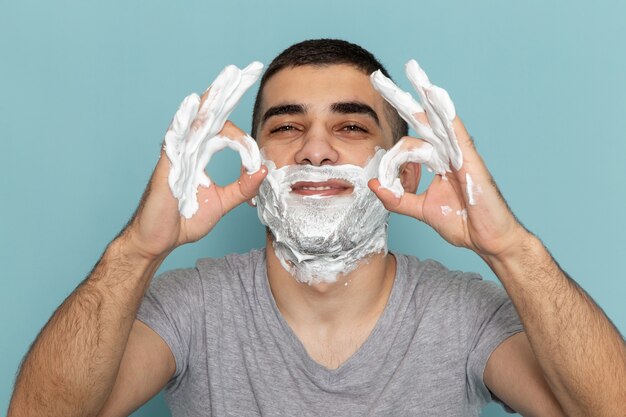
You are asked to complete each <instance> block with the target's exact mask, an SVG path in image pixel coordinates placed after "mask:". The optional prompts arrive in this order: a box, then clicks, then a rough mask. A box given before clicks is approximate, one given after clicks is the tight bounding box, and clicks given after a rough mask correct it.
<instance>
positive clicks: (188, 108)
mask: <svg viewBox="0 0 626 417" xmlns="http://www.w3.org/2000/svg"><path fill="white" fill-rule="evenodd" d="M262 69H263V64H261V63H260V62H253V63H251V64H250V65H248V66H247V67H246V68H244V69H243V70H241V69H239V68H237V67H235V66H234V65H229V66H227V67H226V68H224V70H223V71H222V72H221V73H220V74H219V75H218V77H217V78H216V79H215V81H214V82H213V84H211V86H210V87H209V89H208V90H207V93H206V95H207V97H206V99H205V100H204V102H202V103H201V100H200V97H199V96H198V95H197V94H195V93H194V94H191V95H189V96H187V97H186V98H185V99H184V100H183V102H182V103H181V105H180V108H179V109H178V111H177V112H176V115H175V116H174V119H173V120H172V123H171V125H170V127H169V129H168V131H167V133H166V134H165V152H166V154H167V157H168V158H169V160H170V163H171V167H170V173H169V176H168V182H169V186H170V189H171V190H172V194H173V195H174V197H176V198H177V199H178V209H179V211H180V213H181V214H182V215H183V216H184V217H185V218H191V217H192V216H193V215H194V214H195V213H196V211H197V210H198V207H199V204H198V200H197V197H196V194H197V191H198V186H200V185H203V186H205V187H209V186H210V185H211V180H210V178H209V177H208V176H207V175H206V173H205V171H204V170H205V168H206V166H207V165H208V163H209V161H210V159H211V156H212V155H213V154H214V153H215V152H217V151H219V150H221V149H224V148H225V147H229V148H231V149H233V150H235V151H237V152H238V153H239V155H240V157H241V162H242V165H243V166H244V167H245V168H246V170H247V171H248V173H249V174H253V173H255V172H257V171H258V170H259V169H260V168H261V154H260V152H259V148H258V146H257V144H256V142H255V141H254V139H252V138H251V137H250V136H249V135H244V136H238V137H233V138H230V137H226V136H218V133H219V132H220V131H221V130H222V128H223V127H224V124H225V123H226V120H227V119H228V117H229V116H230V114H231V113H232V111H233V110H234V108H235V106H236V105H237V103H238V102H239V100H240V99H241V97H242V96H243V94H244V93H245V92H246V91H247V90H248V89H249V88H250V87H251V86H252V84H254V83H255V82H256V80H257V79H258V78H259V76H260V75H261V71H262Z"/></svg>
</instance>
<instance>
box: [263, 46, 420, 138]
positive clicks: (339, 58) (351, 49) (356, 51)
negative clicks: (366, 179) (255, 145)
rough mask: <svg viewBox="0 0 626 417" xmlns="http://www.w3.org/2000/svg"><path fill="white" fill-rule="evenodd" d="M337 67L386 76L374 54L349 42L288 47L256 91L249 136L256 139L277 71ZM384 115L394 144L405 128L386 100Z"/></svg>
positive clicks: (405, 125)
mask: <svg viewBox="0 0 626 417" xmlns="http://www.w3.org/2000/svg"><path fill="white" fill-rule="evenodd" d="M338 64H347V65H352V66H353V67H355V68H356V69H358V70H359V71H362V72H363V73H364V74H366V75H370V74H371V73H372V72H374V71H376V70H380V71H381V72H382V73H383V74H385V76H387V77H389V73H388V72H387V70H386V69H385V67H383V65H382V64H381V63H380V62H379V61H378V60H377V59H376V57H375V56H374V55H372V54H371V53H370V52H368V51H366V50H365V49H363V48H361V47H360V46H358V45H355V44H353V43H350V42H346V41H343V40H339V39H312V40H307V41H303V42H300V43H297V44H295V45H292V46H290V47H289V48H287V49H285V50H284V51H283V52H281V53H280V55H278V56H277V57H276V58H274V60H273V61H272V62H271V63H270V65H269V66H268V67H267V70H266V71H265V74H263V77H262V78H261V84H260V85H259V91H258V93H257V95H256V99H255V101H254V110H253V111H252V134H253V135H254V136H255V137H256V136H257V129H258V128H259V125H260V122H261V120H260V119H261V114H260V112H261V102H262V101H263V88H264V87H265V83H267V81H268V80H269V79H270V78H272V77H273V76H274V75H275V74H276V73H277V72H279V71H280V70H282V69H285V68H294V67H300V66H303V65H313V66H328V65H338ZM389 78H391V77H389ZM385 113H386V116H387V120H389V125H390V126H391V131H392V133H393V141H394V143H395V142H396V141H398V140H399V139H400V138H401V137H402V136H406V135H408V131H409V128H408V126H407V123H406V122H405V121H404V120H403V119H402V118H401V117H400V116H399V115H398V112H397V111H396V110H395V109H394V108H393V107H392V106H391V105H390V104H389V103H387V102H386V101H385Z"/></svg>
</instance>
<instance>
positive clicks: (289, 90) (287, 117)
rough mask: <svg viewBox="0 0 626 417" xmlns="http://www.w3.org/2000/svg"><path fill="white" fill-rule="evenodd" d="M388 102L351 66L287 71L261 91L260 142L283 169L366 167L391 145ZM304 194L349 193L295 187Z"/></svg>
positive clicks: (331, 186) (332, 187)
mask: <svg viewBox="0 0 626 417" xmlns="http://www.w3.org/2000/svg"><path fill="white" fill-rule="evenodd" d="M384 106H385V103H384V99H383V98H382V97H381V96H380V95H379V94H378V93H377V92H376V91H375V90H374V89H373V87H372V85H371V83H370V80H369V76H368V75H367V74H364V73H363V72H361V71H359V70H358V69H356V68H354V67H352V66H350V65H344V64H341V65H328V66H311V65H305V66H298V67H293V68H285V69H283V70H281V71H279V72H278V73H276V74H275V75H274V76H273V77H272V78H271V79H269V80H268V82H267V84H266V85H265V87H264V90H263V102H262V105H261V123H260V125H259V129H258V132H257V141H258V143H259V146H260V147H261V149H262V151H263V153H264V156H265V158H266V159H269V160H272V161H274V163H275V164H276V166H277V167H278V168H280V167H283V166H285V165H313V166H322V165H343V164H353V165H358V166H364V165H365V164H366V162H367V160H368V159H369V158H371V157H372V156H373V155H374V152H375V149H376V148H377V147H381V148H385V149H387V148H389V147H391V146H392V145H393V139H392V138H393V135H392V131H391V127H390V125H389V122H388V120H387V118H386V114H385V107H384ZM292 191H293V192H294V193H297V194H301V195H322V196H330V195H339V194H349V193H350V192H351V191H352V189H351V185H350V184H349V183H347V182H345V181H340V180H330V181H325V182H323V183H321V182H320V183H317V182H315V183H313V182H306V183H296V184H294V185H293V186H292Z"/></svg>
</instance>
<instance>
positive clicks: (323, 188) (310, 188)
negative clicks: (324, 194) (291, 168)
mask: <svg viewBox="0 0 626 417" xmlns="http://www.w3.org/2000/svg"><path fill="white" fill-rule="evenodd" d="M301 190H314V191H324V190H332V187H328V186H325V187H302V188H301Z"/></svg>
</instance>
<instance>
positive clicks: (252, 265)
mask: <svg viewBox="0 0 626 417" xmlns="http://www.w3.org/2000/svg"><path fill="white" fill-rule="evenodd" d="M264 265H265V249H252V250H250V251H248V252H245V253H231V254H229V255H225V256H223V257H221V258H201V259H198V260H197V261H196V269H197V270H198V272H199V273H200V276H202V277H205V276H212V275H215V274H227V275H233V274H235V275H239V274H241V273H244V274H250V273H252V274H253V273H254V272H255V271H256V270H257V269H258V268H259V267H264Z"/></svg>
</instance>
